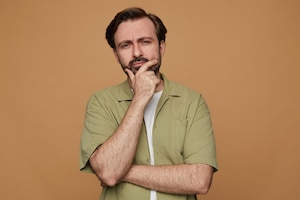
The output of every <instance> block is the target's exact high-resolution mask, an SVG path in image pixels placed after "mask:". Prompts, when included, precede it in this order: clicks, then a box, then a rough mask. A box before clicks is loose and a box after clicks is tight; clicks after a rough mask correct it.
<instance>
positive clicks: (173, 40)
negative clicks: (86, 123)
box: [0, 0, 300, 200]
mask: <svg viewBox="0 0 300 200" xmlns="http://www.w3.org/2000/svg"><path fill="white" fill-rule="evenodd" d="M299 2H300V1H297V0H294V1H292V0H273V1H272V0H253V1H250V0H249V1H239V0H229V1H222V0H219V1H197V0H195V1H189V0H185V1H158V0H157V1H155V0H153V1H146V0H145V1H141V0H139V1H137V0H136V1H100V0H98V1H96V0H93V1H79V0H35V1H34V0H23V1H22V0H1V1H0V16H1V31H0V34H1V35H0V38H1V39H0V40H1V41H0V42H1V43H0V47H1V52H0V62H1V63H0V66H1V68H0V70H1V71H0V84H1V85H0V87H1V90H0V92H1V94H0V95H1V96H0V101H1V102H0V109H1V110H0V111H1V114H0V123H1V124H0V133H1V139H0V159H1V161H0V162H1V163H0V199H3V200H4V199H5V200H13V199H25V200H39V199H43V200H50V199H51V200H53V199H56V200H66V199H70V200H71V199H72V200H75V199H76V200H82V199H98V195H99V193H100V190H101V187H100V186H99V184H98V182H97V179H96V178H95V177H94V176H93V175H90V174H86V173H81V172H79V139H80V134H81V129H82V124H83V117H84V112H85V105H86V102H87V99H88V98H89V96H90V94H91V93H93V92H94V91H96V90H100V89H102V88H104V87H107V86H110V85H113V84H117V83H119V82H121V81H123V80H124V78H125V76H124V74H123V72H122V71H121V70H120V67H119V65H118V64H117V63H116V61H115V60H114V57H113V54H112V51H111V49H110V48H109V47H108V45H107V44H106V41H105V39H104V31H105V28H106V26H107V24H108V23H109V22H110V20H111V19H112V18H113V17H114V15H115V13H116V12H118V11H119V10H121V9H123V8H125V7H129V6H142V7H144V8H145V9H146V10H147V11H150V12H153V13H156V14H157V15H158V16H160V17H161V18H162V19H163V21H164V22H165V24H166V26H167V28H168V31H169V33H168V34H167V51H166V54H165V57H164V60H163V66H162V72H164V73H165V74H166V75H167V76H168V78H169V79H172V80H174V81H176V82H180V83H182V84H184V85H186V86H189V87H191V88H193V89H195V90H197V91H200V92H201V93H202V94H203V95H204V96H205V98H206V100H207V102H208V104H209V106H210V109H211V111H212V118H213V122H214V127H215V135H216V140H217V145H218V146H217V148H218V160H219V165H220V171H219V172H218V173H217V174H216V175H215V177H214V183H213V186H212V189H211V191H210V192H209V194H208V195H206V196H203V197H201V198H200V199H207V200H216V199H225V200H229V199H230V200H241V199H242V200H248V199H249V200H250V199H251V200H266V199H274V200H282V199H288V200H294V199H299V198H300V191H299V188H300V184H299V182H300V181H299V178H300V172H299V166H298V165H299V164H300V158H299V139H300V136H299V133H300V128H299V124H300V120H299V119H300V94H299V92H300V69H299V67H300V59H299V53H300V40H299V36H300V28H299V27H300V25H299V24H300V3H299Z"/></svg>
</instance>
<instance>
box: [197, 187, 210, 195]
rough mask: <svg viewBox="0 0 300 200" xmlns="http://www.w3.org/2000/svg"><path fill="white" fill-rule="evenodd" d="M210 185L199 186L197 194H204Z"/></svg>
mask: <svg viewBox="0 0 300 200" xmlns="http://www.w3.org/2000/svg"><path fill="white" fill-rule="evenodd" d="M209 188H210V186H209V185H208V186H207V185H205V186H201V187H199V188H198V190H197V194H199V195H206V194H207V193H208V191H209Z"/></svg>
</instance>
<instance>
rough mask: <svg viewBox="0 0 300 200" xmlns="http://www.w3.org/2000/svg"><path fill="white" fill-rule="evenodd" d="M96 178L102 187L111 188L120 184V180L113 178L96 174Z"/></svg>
mask: <svg viewBox="0 0 300 200" xmlns="http://www.w3.org/2000/svg"><path fill="white" fill-rule="evenodd" d="M97 177H98V179H99V180H100V182H101V185H103V186H108V187H113V186H115V185H117V184H118V183H119V182H120V179H118V178H117V177H114V176H105V175H99V174H97Z"/></svg>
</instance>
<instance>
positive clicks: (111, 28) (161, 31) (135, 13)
mask: <svg viewBox="0 0 300 200" xmlns="http://www.w3.org/2000/svg"><path fill="white" fill-rule="evenodd" d="M143 17H147V18H149V19H150V20H151V21H152V22H153V24H154V27H155V30H156V36H157V39H158V41H159V42H160V41H165V40H166V33H167V29H166V27H165V25H164V24H163V22H162V21H161V19H160V18H159V17H157V16H156V15H154V14H150V13H146V12H145V11H144V10H143V9H142V8H138V7H133V8H127V9H125V10H122V11H121V12H119V13H118V14H117V15H116V16H115V18H114V19H113V20H112V21H111V22H110V24H109V25H108V26H107V28H106V34H105V38H106V40H107V42H108V44H109V46H110V47H111V48H113V49H115V48H116V46H115V41H114V35H115V33H116V31H117V30H118V27H119V25H120V24H121V23H122V22H125V21H127V20H129V19H140V18H143Z"/></svg>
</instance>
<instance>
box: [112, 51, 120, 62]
mask: <svg viewBox="0 0 300 200" xmlns="http://www.w3.org/2000/svg"><path fill="white" fill-rule="evenodd" d="M113 51H114V55H115V58H116V60H117V62H118V63H119V64H120V59H119V56H118V53H117V50H116V49H114V50H113Z"/></svg>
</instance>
